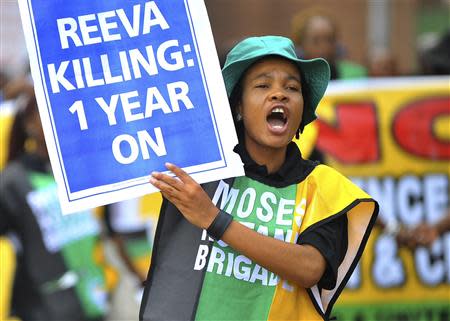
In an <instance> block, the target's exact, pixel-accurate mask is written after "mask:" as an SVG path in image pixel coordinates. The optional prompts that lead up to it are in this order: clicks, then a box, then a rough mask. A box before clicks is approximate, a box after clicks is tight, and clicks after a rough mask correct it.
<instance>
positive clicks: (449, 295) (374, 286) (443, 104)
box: [300, 77, 450, 321]
mask: <svg viewBox="0 0 450 321" xmlns="http://www.w3.org/2000/svg"><path fill="white" fill-rule="evenodd" d="M449 85H450V77H427V78H398V79H381V80H363V81H358V82H356V81H355V82H353V81H352V82H336V83H332V84H331V85H330V87H329V90H328V91H327V94H326V97H325V98H324V99H323V100H322V102H321V105H320V106H319V109H318V115H319V118H320V120H319V121H317V122H316V125H315V126H316V128H308V129H307V130H308V131H312V130H314V131H317V132H318V134H317V144H316V145H317V147H318V148H319V149H320V150H321V151H322V152H323V153H324V154H325V155H326V162H327V163H328V164H329V165H331V166H332V167H334V168H336V169H337V170H338V171H340V172H341V173H343V174H344V175H346V176H348V177H350V178H352V180H353V181H354V182H355V183H357V184H358V185H359V186H361V187H362V188H363V189H364V190H365V191H366V192H367V193H369V194H370V195H371V196H373V197H374V198H375V199H376V200H377V201H378V202H379V203H380V215H379V217H380V218H381V219H382V220H383V221H384V222H397V223H399V224H402V225H404V226H407V227H414V226H416V225H418V224H420V223H423V222H426V223H430V224H432V223H435V222H437V221H438V220H440V219H441V218H442V217H443V215H445V213H446V209H447V207H448V206H449V176H450V162H449V160H450V92H449ZM300 141H302V139H300ZM449 284H450V233H448V232H447V233H445V234H443V235H441V236H440V237H439V239H438V240H436V241H435V242H434V243H433V244H432V246H431V247H430V248H425V247H419V248H417V249H415V250H409V249H407V248H403V247H399V246H398V244H397V242H396V240H395V237H394V236H392V235H388V234H386V233H383V231H380V229H376V230H375V232H374V233H373V235H372V236H371V238H370V241H369V243H368V245H367V247H366V250H365V252H364V255H363V258H362V261H361V264H360V265H358V267H357V268H356V270H355V273H354V274H353V276H352V278H351V279H350V281H349V283H348V286H347V288H346V290H344V292H343V294H342V296H341V297H340V299H339V300H338V302H337V306H336V313H337V315H338V320H346V321H347V320H378V321H380V320H400V319H401V320H414V321H417V320H450V312H449V311H450V308H449V299H450V285H449Z"/></svg>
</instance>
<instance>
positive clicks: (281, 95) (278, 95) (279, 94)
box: [270, 89, 287, 101]
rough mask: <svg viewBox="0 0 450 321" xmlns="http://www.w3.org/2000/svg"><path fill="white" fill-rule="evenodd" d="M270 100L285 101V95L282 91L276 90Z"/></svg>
mask: <svg viewBox="0 0 450 321" xmlns="http://www.w3.org/2000/svg"><path fill="white" fill-rule="evenodd" d="M270 98H271V100H278V101H283V100H286V99H287V95H286V94H285V92H284V90H282V89H276V90H274V91H273V92H272V93H271V96H270Z"/></svg>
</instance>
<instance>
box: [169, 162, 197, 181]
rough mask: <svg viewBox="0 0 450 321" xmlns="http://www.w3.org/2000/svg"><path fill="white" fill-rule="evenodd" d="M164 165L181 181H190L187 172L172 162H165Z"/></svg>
mask: <svg viewBox="0 0 450 321" xmlns="http://www.w3.org/2000/svg"><path fill="white" fill-rule="evenodd" d="M166 167H167V169H168V170H170V171H171V172H172V173H174V174H175V175H176V176H177V177H178V178H179V179H180V180H181V181H182V182H183V183H189V182H191V181H192V178H191V177H190V176H189V174H187V173H186V172H185V171H184V170H182V169H181V168H179V167H178V166H176V165H174V164H172V163H166Z"/></svg>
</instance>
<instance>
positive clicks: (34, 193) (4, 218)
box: [0, 87, 117, 321]
mask: <svg viewBox="0 0 450 321" xmlns="http://www.w3.org/2000/svg"><path fill="white" fill-rule="evenodd" d="M31 88H32V87H31ZM28 89H29V88H28ZM31 92H33V91H32V90H31ZM8 148H9V150H8V159H7V164H6V167H5V168H4V169H3V170H2V172H1V180H0V235H2V236H6V235H14V236H15V239H16V242H15V243H14V244H15V252H16V258H17V259H16V260H17V262H16V269H15V279H14V285H13V290H12V291H13V293H12V295H11V302H10V306H11V314H12V315H14V316H17V317H18V318H20V319H21V320H22V321H27V320H46V321H63V320H64V321H69V320H73V321H92V320H95V321H97V320H102V319H103V318H104V317H105V315H106V313H107V311H108V302H109V293H110V291H111V290H112V289H113V287H114V284H115V283H116V282H117V275H116V273H115V271H114V270H113V269H112V268H111V267H110V266H109V265H107V263H106V262H105V260H104V256H103V255H104V253H103V247H102V241H101V234H102V226H101V224H100V223H99V220H98V219H97V217H96V216H95V215H94V213H93V211H85V212H80V213H74V214H70V215H62V212H61V208H60V206H59V201H58V197H57V191H56V184H55V180H54V178H53V175H52V173H51V170H50V164H49V156H48V152H47V149H46V145H45V141H44V134H43V130H42V124H41V122H40V118H39V113H38V109H37V103H36V99H35V97H34V95H29V94H28V95H27V99H26V101H24V104H23V105H22V106H18V107H17V113H16V114H15V117H14V120H13V124H12V129H11V135H10V141H9V145H8Z"/></svg>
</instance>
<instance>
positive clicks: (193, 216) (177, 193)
mask: <svg viewBox="0 0 450 321" xmlns="http://www.w3.org/2000/svg"><path fill="white" fill-rule="evenodd" d="M166 167H167V169H168V170H170V171H171V172H172V173H174V174H175V175H176V176H177V177H178V178H177V177H171V176H169V175H166V174H163V173H159V172H153V173H152V176H151V177H150V183H152V184H153V185H154V186H155V187H156V188H158V189H159V190H160V191H161V193H162V195H163V196H164V197H165V198H167V199H168V200H169V201H170V202H171V203H172V204H174V205H175V206H176V207H177V208H178V210H179V211H180V212H181V213H182V214H183V216H184V217H185V218H186V219H187V220H188V221H189V222H191V223H192V224H194V225H195V226H198V227H200V228H203V229H207V228H208V227H209V226H210V225H211V223H212V221H213V220H214V218H215V217H216V216H217V213H218V212H219V209H218V208H217V207H215V206H214V204H213V203H212V201H211V199H210V198H209V196H208V195H207V194H206V192H205V191H204V190H203V188H202V187H201V186H200V185H199V184H198V183H197V182H196V181H194V180H193V179H192V177H190V176H189V175H188V174H187V173H186V172H185V171H183V170H182V169H181V168H179V167H178V166H175V165H173V164H170V163H166Z"/></svg>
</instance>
